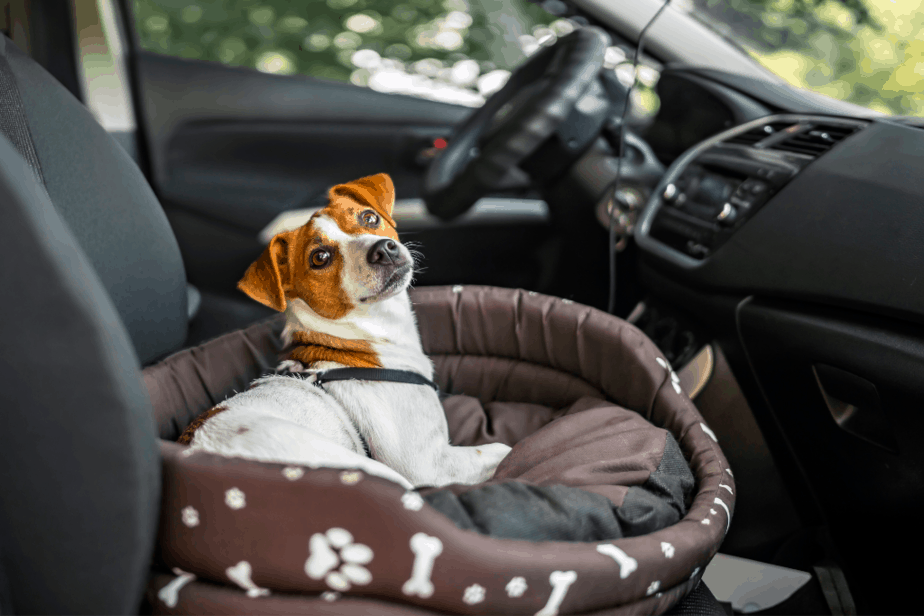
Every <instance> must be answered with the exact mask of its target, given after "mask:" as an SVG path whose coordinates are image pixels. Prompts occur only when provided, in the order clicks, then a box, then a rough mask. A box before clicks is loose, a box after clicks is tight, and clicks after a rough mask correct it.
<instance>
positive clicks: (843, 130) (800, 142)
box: [770, 124, 859, 158]
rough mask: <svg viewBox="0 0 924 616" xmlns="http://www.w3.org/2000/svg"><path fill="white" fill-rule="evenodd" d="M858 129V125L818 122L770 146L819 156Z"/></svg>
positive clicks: (775, 148) (785, 150) (773, 148)
mask: <svg viewBox="0 0 924 616" xmlns="http://www.w3.org/2000/svg"><path fill="white" fill-rule="evenodd" d="M858 129H859V127H858V126H844V125H835V124H816V125H814V126H809V127H808V128H807V129H805V130H802V131H800V132H798V133H796V134H795V135H793V136H792V137H789V138H788V139H784V140H783V141H781V142H779V143H777V144H774V145H772V146H770V149H772V150H782V151H784V152H795V153H796V154H807V155H809V156H814V157H815V158H817V157H819V156H821V155H822V154H824V153H825V152H827V151H828V150H830V149H831V148H832V147H834V144H836V143H837V142H838V141H841V140H843V139H845V138H847V137H848V136H850V135H851V134H853V133H854V132H856V131H857V130H858Z"/></svg>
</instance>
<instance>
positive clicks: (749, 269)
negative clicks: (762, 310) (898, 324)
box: [636, 116, 924, 320]
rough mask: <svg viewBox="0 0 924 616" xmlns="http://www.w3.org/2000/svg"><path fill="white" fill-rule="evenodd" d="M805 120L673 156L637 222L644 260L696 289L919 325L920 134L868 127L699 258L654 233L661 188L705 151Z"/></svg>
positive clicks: (922, 255)
mask: <svg viewBox="0 0 924 616" xmlns="http://www.w3.org/2000/svg"><path fill="white" fill-rule="evenodd" d="M806 118H807V116H771V117H768V118H765V119H763V120H760V121H756V122H751V123H748V124H745V125H742V126H740V127H737V128H735V129H733V130H732V131H726V132H725V133H722V134H720V135H716V136H715V137H713V138H710V139H708V140H706V141H705V142H703V143H702V144H700V145H699V146H697V147H696V148H693V149H692V150H690V151H688V152H687V153H686V154H684V155H683V156H682V157H681V158H680V159H678V160H677V161H676V162H675V163H674V164H673V165H672V166H671V168H670V169H669V170H668V172H667V173H666V174H665V176H664V178H662V180H661V183H660V184H659V186H658V187H657V188H656V190H655V193H654V196H653V197H652V199H651V200H650V201H649V203H648V204H647V206H646V209H645V211H644V212H643V213H642V216H641V217H640V220H639V225H638V227H637V229H636V240H637V242H638V244H639V246H640V248H641V249H642V253H643V257H644V258H646V260H647V261H649V262H650V263H651V264H652V265H653V266H655V267H657V268H658V269H660V270H662V271H663V272H664V273H665V274H667V275H669V276H671V277H672V278H674V279H675V280H677V281H678V282H681V283H684V284H690V285H693V286H698V287H700V288H705V289H710V290H721V291H725V292H733V293H741V294H751V293H754V294H765V295H776V296H784V297H792V298H803V299H810V300H813V301H819V302H822V303H829V304H836V305H843V306H852V307H858V308H867V309H870V310H873V311H877V312H883V313H890V314H899V315H904V316H906V317H912V318H916V319H918V320H920V319H922V318H924V288H922V286H921V285H924V207H922V206H924V131H921V130H920V129H918V128H914V127H907V126H903V125H900V124H898V123H892V122H887V121H873V122H872V123H871V124H869V125H868V126H867V127H866V128H864V129H863V130H860V131H858V132H856V133H855V134H853V135H851V136H849V137H847V138H846V139H845V140H843V141H841V142H840V143H838V144H837V145H835V146H834V147H833V148H832V149H831V150H830V151H828V152H827V153H825V154H823V155H822V156H821V157H820V158H818V159H817V160H814V161H813V162H811V163H810V164H808V165H807V166H806V167H805V168H804V170H803V171H801V173H799V174H798V175H796V176H795V177H794V178H793V179H791V180H790V181H789V183H788V184H786V185H785V186H784V187H782V188H781V189H780V190H779V192H778V193H777V194H776V195H774V196H773V198H772V199H770V200H769V202H767V203H766V204H765V205H764V206H763V207H762V208H760V210H759V211H757V212H756V213H755V214H754V215H753V216H752V217H751V218H750V219H749V220H748V221H747V224H744V225H742V226H741V227H740V228H738V229H737V230H736V232H735V233H734V234H732V235H731V236H730V237H729V238H728V239H727V241H726V242H725V243H724V245H722V246H721V247H720V248H718V249H717V250H716V251H715V252H714V253H712V254H711V255H710V256H708V257H707V258H705V259H696V258H693V257H691V256H689V255H687V254H684V253H683V252H680V251H678V250H676V249H674V248H671V247H670V246H669V245H667V244H665V243H664V242H662V241H659V240H658V239H656V238H655V237H653V236H652V233H651V232H652V225H653V222H654V220H655V218H656V216H657V213H658V211H659V210H660V209H661V208H662V207H663V204H662V201H661V195H662V193H663V191H664V189H665V186H667V184H669V183H672V182H674V181H676V180H677V178H678V177H679V176H680V175H681V174H682V172H683V171H684V170H685V169H686V168H687V166H688V165H690V164H691V163H693V162H694V161H695V160H696V159H697V158H698V157H699V156H700V155H701V154H702V153H703V152H705V151H707V150H709V149H710V148H712V147H713V146H715V145H717V144H719V143H720V142H721V141H723V140H725V139H727V138H729V137H732V136H734V135H740V134H743V133H746V132H747V131H748V130H751V129H753V128H757V127H759V126H761V125H762V124H763V123H765V122H775V121H784V122H785V121H790V120H803V119H806ZM810 119H815V120H819V121H825V122H826V121H831V120H836V118H830V117H812V118H810ZM919 280H920V283H919Z"/></svg>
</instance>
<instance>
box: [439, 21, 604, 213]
mask: <svg viewBox="0 0 924 616" xmlns="http://www.w3.org/2000/svg"><path fill="white" fill-rule="evenodd" d="M609 45H610V38H609V35H607V34H606V32H604V31H603V30H601V29H599V28H596V27H589V26H588V27H584V28H579V29H577V30H575V31H574V32H572V33H570V34H568V35H567V36H564V37H562V38H561V39H559V40H558V42H556V43H555V44H554V45H552V46H550V47H545V48H543V49H542V50H540V51H539V52H538V53H536V54H535V55H534V56H533V57H532V58H530V59H529V60H528V61H527V62H526V63H525V64H523V66H521V67H520V68H518V69H517V70H516V71H515V72H514V73H513V75H511V76H510V79H509V80H508V81H507V83H506V84H505V85H504V87H503V88H501V89H500V90H499V91H498V92H496V93H495V94H494V95H493V96H491V98H489V99H488V100H487V101H486V102H485V104H484V105H483V106H482V107H481V108H480V109H478V110H476V111H475V112H473V113H472V114H471V115H470V116H469V117H468V118H467V119H466V120H465V122H463V123H462V124H461V125H460V126H459V127H458V128H456V130H455V131H453V134H452V136H451V137H450V139H449V145H448V146H447V147H446V148H444V149H443V150H442V151H441V152H440V154H439V156H437V157H436V158H435V159H434V160H433V162H432V163H431V164H430V167H429V168H428V169H427V173H426V175H425V176H424V182H423V189H422V193H423V195H422V196H423V199H424V201H425V202H426V204H427V209H428V210H430V212H431V213H432V214H434V215H435V216H438V217H440V218H442V219H444V220H449V219H451V218H455V217H456V216H459V215H460V214H463V213H465V212H466V211H467V210H468V209H469V208H471V207H472V206H473V205H474V204H475V202H476V201H478V199H480V198H481V197H483V196H484V195H485V194H487V193H489V192H491V191H492V190H496V189H497V188H498V187H500V186H501V185H502V183H503V180H504V178H505V176H506V175H507V174H508V173H509V172H510V170H511V169H512V168H514V167H516V166H517V165H519V164H520V163H521V162H523V161H524V160H526V159H527V158H528V157H529V156H530V155H531V154H532V153H533V152H535V151H536V150H537V149H539V146H540V145H542V144H543V143H544V142H545V141H546V139H548V138H549V137H550V136H552V134H554V133H555V131H556V130H557V129H558V127H559V126H560V125H561V124H562V123H563V122H564V121H565V120H566V119H567V118H568V116H569V115H570V114H571V112H572V111H573V110H574V107H575V105H576V104H577V102H578V101H579V100H580V99H581V97H582V96H583V95H584V93H585V92H586V91H587V89H588V88H589V87H590V85H591V83H593V81H594V79H596V78H597V75H598V74H599V73H600V69H601V67H602V66H603V56H604V53H605V52H606V49H607V47H609Z"/></svg>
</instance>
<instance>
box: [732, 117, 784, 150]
mask: <svg viewBox="0 0 924 616" xmlns="http://www.w3.org/2000/svg"><path fill="white" fill-rule="evenodd" d="M790 126H792V122H771V123H770V124H765V125H763V126H758V127H757V128H752V129H751V130H749V131H748V132H746V133H742V134H740V135H737V136H735V137H731V138H729V139H726V140H725V143H732V144H736V145H754V144H755V143H759V142H761V141H763V140H764V139H766V138H767V137H770V136H772V135H775V134H777V133H778V132H780V131H781V130H783V129H786V128H789V127H790Z"/></svg>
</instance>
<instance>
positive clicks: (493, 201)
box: [258, 197, 549, 244]
mask: <svg viewBox="0 0 924 616" xmlns="http://www.w3.org/2000/svg"><path fill="white" fill-rule="evenodd" d="M320 209H321V208H320V207H312V208H305V209H298V210H288V211H286V212H282V213H281V214H279V215H278V216H276V218H274V219H273V220H272V221H270V223H269V224H268V225H266V227H264V228H263V229H262V230H261V231H260V233H259V235H258V238H259V240H260V242H261V243H263V244H269V241H270V240H271V239H273V236H275V235H276V234H278V233H282V232H283V231H291V230H292V229H297V228H298V227H300V226H302V225H304V224H305V223H306V222H308V219H309V218H311V217H312V216H313V215H314V213H315V212H317V211H319V210H320ZM392 218H394V219H395V223H397V224H398V225H400V226H401V228H402V229H406V228H416V229H420V228H430V227H449V226H457V225H460V224H497V223H500V222H511V221H522V222H545V221H548V220H549V207H548V205H547V204H546V202H545V201H541V200H539V199H507V198H500V197H486V198H483V199H481V200H479V201H478V202H477V203H476V204H475V206H474V207H472V209H471V210H469V211H468V212H466V213H465V214H464V215H462V216H460V217H459V218H458V219H456V220H454V221H452V222H451V223H447V222H444V221H443V220H441V219H439V218H437V217H436V216H434V215H432V214H430V213H429V212H428V211H427V206H426V205H425V204H424V202H423V199H398V200H396V201H395V209H394V212H393V213H392Z"/></svg>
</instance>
